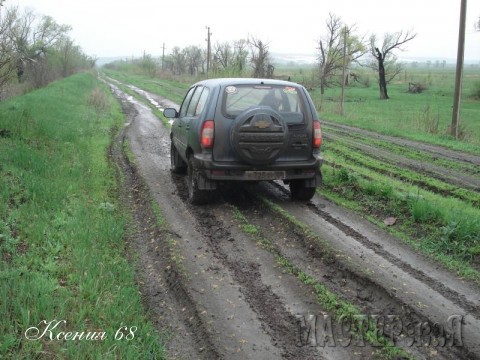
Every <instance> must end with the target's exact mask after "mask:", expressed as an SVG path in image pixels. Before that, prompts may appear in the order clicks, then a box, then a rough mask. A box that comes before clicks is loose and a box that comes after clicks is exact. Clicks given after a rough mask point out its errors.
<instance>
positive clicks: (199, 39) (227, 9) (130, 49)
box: [4, 0, 480, 62]
mask: <svg viewBox="0 0 480 360" xmlns="http://www.w3.org/2000/svg"><path fill="white" fill-rule="evenodd" d="M4 5H5V6H12V5H18V6H20V7H21V8H22V9H23V8H30V9H33V10H35V12H37V13H38V14H44V15H50V16H52V17H53V18H54V19H55V20H56V21H57V22H58V23H61V24H69V25H71V26H72V27H73V30H72V32H71V33H70V35H71V37H72V38H73V39H74V40H75V41H76V42H77V44H78V45H80V46H81V47H82V48H83V50H84V51H85V52H86V53H87V54H89V55H95V56H97V57H105V56H139V55H141V54H143V51H146V52H147V53H150V54H154V55H158V54H161V52H162V50H161V48H162V44H163V43H165V46H166V53H168V52H169V51H170V50H171V49H172V48H173V47H174V46H180V47H185V46H188V45H197V46H201V47H206V41H205V39H206V37H207V30H206V26H210V28H211V32H212V34H213V35H212V42H213V43H215V42H217V41H219V42H224V41H233V40H238V39H242V38H247V37H248V35H251V36H254V37H256V38H258V39H260V40H262V41H266V42H269V44H270V51H271V52H276V53H291V54H309V55H315V54H316V47H317V42H318V39H319V38H320V37H321V36H322V34H324V33H325V19H326V17H327V16H328V13H329V12H331V13H333V14H335V15H337V16H340V17H341V18H342V19H343V20H344V21H345V22H346V23H347V24H356V25H357V28H358V30H359V33H361V34H372V33H374V34H377V36H380V37H381V36H382V35H383V34H384V33H386V32H397V31H400V30H413V31H414V32H416V33H417V34H418V35H417V37H416V38H415V39H414V40H413V41H411V42H409V43H408V44H407V46H406V48H407V49H406V51H405V52H404V53H402V54H399V55H400V56H402V57H406V58H410V57H427V58H431V59H435V58H450V59H454V58H456V53H457V41H458V24H459V14H460V0H401V1H397V0H395V1H392V0H362V1H355V0H332V1H318V0H316V1H315V0H293V1H288V0H287V1H261V0H241V1H225V0H221V1H220V0H209V1H198V0H195V1H194V0H169V1H161V0H134V1H133V0H131V1H126V0H83V1H69V0H63V1H60V0H6V2H5V4H4ZM479 16H480V1H478V0H469V1H468V8H467V30H466V52H465V58H466V59H467V60H469V61H475V62H477V61H480V32H475V30H474V22H475V20H476V19H477V20H478V17H479Z"/></svg>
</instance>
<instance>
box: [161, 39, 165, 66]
mask: <svg viewBox="0 0 480 360" xmlns="http://www.w3.org/2000/svg"><path fill="white" fill-rule="evenodd" d="M164 64H165V43H163V46H162V71H164V70H165V65H164Z"/></svg>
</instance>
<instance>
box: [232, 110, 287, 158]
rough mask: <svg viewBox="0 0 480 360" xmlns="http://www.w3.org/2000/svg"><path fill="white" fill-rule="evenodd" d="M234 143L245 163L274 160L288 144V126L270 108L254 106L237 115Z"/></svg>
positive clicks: (233, 135)
mask: <svg viewBox="0 0 480 360" xmlns="http://www.w3.org/2000/svg"><path fill="white" fill-rule="evenodd" d="M231 143H232V146H233V148H234V150H235V152H236V154H237V155H238V156H239V157H240V158H241V159H242V160H243V161H245V162H246V163H248V164H251V165H267V164H271V163H272V162H274V161H275V160H276V159H277V158H278V157H279V156H280V155H281V154H282V153H283V152H284V150H285V148H286V146H287V143H288V126H287V124H286V122H285V120H284V119H283V117H282V116H281V115H280V114H279V113H278V112H276V111H274V110H272V109H271V108H269V107H263V106H260V107H253V108H250V109H247V110H245V111H244V112H243V113H241V114H239V115H238V116H237V117H236V119H235V124H234V125H233V127H232V132H231Z"/></svg>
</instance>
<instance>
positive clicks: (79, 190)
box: [0, 73, 164, 359]
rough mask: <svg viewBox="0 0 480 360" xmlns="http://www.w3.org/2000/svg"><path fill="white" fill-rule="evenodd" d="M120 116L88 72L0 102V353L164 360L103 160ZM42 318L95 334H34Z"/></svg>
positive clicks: (61, 327)
mask: <svg viewBox="0 0 480 360" xmlns="http://www.w3.org/2000/svg"><path fill="white" fill-rule="evenodd" d="M123 123H124V116H123V114H122V113H121V110H120V107H119V104H118V103H117V102H116V101H115V99H113V97H112V95H110V92H109V89H108V88H106V86H105V85H103V84H102V83H100V82H99V81H98V80H97V79H96V78H95V76H94V75H93V74H89V73H84V74H79V75H75V76H72V77H69V78H67V79H65V80H62V81H58V82H56V83H52V84H51V85H49V86H48V87H46V88H44V89H41V90H38V91H35V92H31V93H29V94H27V95H24V96H21V97H17V98H12V99H10V100H8V101H6V102H2V103H0V256H1V261H0V319H1V320H0V358H13V359H43V358H44V359H54V358H55V359H159V358H164V349H163V346H162V345H161V336H160V335H159V334H158V333H157V332H156V330H155V328H154V327H153V325H152V324H151V323H150V322H149V321H148V320H147V318H146V315H145V312H144V308H143V306H142V300H141V297H140V295H139V288H138V286H137V284H136V283H135V279H134V268H133V266H132V264H131V263H129V262H128V261H127V257H126V247H125V239H124V237H125V235H126V234H125V228H126V226H127V224H128V219H129V214H128V213H127V212H126V210H123V209H122V208H121V205H120V204H119V201H118V198H117V196H118V195H117V194H118V188H117V183H116V180H115V169H114V168H113V167H112V165H111V164H110V163H109V161H108V156H107V154H108V147H109V145H110V143H111V138H112V134H114V133H115V131H114V130H115V129H116V128H119V127H121V126H122V125H123ZM42 321H46V322H47V323H49V322H52V321H54V323H53V324H55V322H58V321H65V323H60V325H59V326H58V327H57V328H56V330H55V331H52V333H53V334H54V336H55V335H56V334H57V333H58V332H73V333H75V332H77V333H84V336H86V334H87V333H88V332H91V333H93V332H95V333H97V340H83V341H78V340H77V341H72V340H68V339H65V338H64V336H60V339H59V338H53V340H52V339H50V337H49V333H48V332H47V333H46V335H45V336H43V337H40V336H39V333H37V331H35V329H34V328H35V327H36V328H38V329H39V331H41V333H42V332H43V330H44V329H45V328H46V325H45V324H44V323H42ZM28 329H30V330H29V331H27V330H28ZM41 333H40V334H41ZM102 333H104V335H101V334H102ZM27 338H29V339H27Z"/></svg>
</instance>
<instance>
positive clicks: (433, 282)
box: [272, 183, 480, 320]
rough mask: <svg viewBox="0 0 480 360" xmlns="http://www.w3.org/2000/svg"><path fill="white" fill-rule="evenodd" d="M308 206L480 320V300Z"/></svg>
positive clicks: (277, 186)
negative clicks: (467, 296)
mask: <svg viewBox="0 0 480 360" xmlns="http://www.w3.org/2000/svg"><path fill="white" fill-rule="evenodd" d="M272 184H273V185H274V186H275V187H276V188H277V189H278V190H280V191H281V192H283V193H284V194H286V195H288V193H287V190H286V189H285V188H284V187H283V186H281V185H280V184H277V183H272ZM306 206H307V208H308V209H309V210H310V211H312V212H314V213H315V214H317V215H318V216H320V217H321V218H322V219H324V220H325V221H327V222H328V223H330V224H332V225H333V226H335V227H336V228H337V229H339V230H341V231H342V232H343V233H344V234H345V235H347V236H350V237H352V238H354V239H355V240H357V241H359V242H360V243H362V244H363V245H364V246H365V247H367V248H368V249H370V250H372V251H373V252H375V253H376V254H378V255H379V256H381V257H382V258H384V259H386V260H388V261H389V262H390V263H392V264H395V265H396V266H398V267H399V268H400V269H402V270H404V271H405V272H407V273H409V274H410V275H412V277H414V278H416V279H417V280H419V281H421V282H424V283H426V284H428V285H429V286H430V287H432V289H434V290H435V291H438V292H439V293H441V294H443V295H444V296H445V297H446V298H447V299H449V300H450V301H452V302H453V303H455V304H457V305H458V306H460V307H461V308H463V309H464V310H465V311H466V312H468V313H469V314H471V315H473V316H475V318H476V319H477V320H480V299H476V300H477V301H473V299H472V300H469V299H467V298H466V296H465V295H463V294H461V293H459V292H458V291H455V290H453V289H451V288H449V287H447V286H445V285H444V284H443V283H442V282H441V281H440V280H437V279H434V278H432V277H430V276H428V274H426V273H425V272H424V271H422V270H419V269H416V268H414V267H413V266H412V265H410V264H409V263H407V262H405V261H403V260H402V259H400V258H399V257H397V256H396V255H394V254H392V253H391V252H389V251H387V250H385V249H384V248H383V246H382V245H380V244H378V243H377V242H372V241H371V239H369V238H368V237H367V236H365V235H363V234H362V233H360V232H358V231H357V230H355V229H354V228H352V227H351V226H349V225H348V224H346V223H344V222H342V221H341V220H340V219H338V218H335V217H333V216H332V215H331V214H330V213H328V212H327V211H324V210H322V209H321V207H320V206H319V204H318V202H317V201H315V199H314V200H313V201H312V202H310V203H308V204H306Z"/></svg>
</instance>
